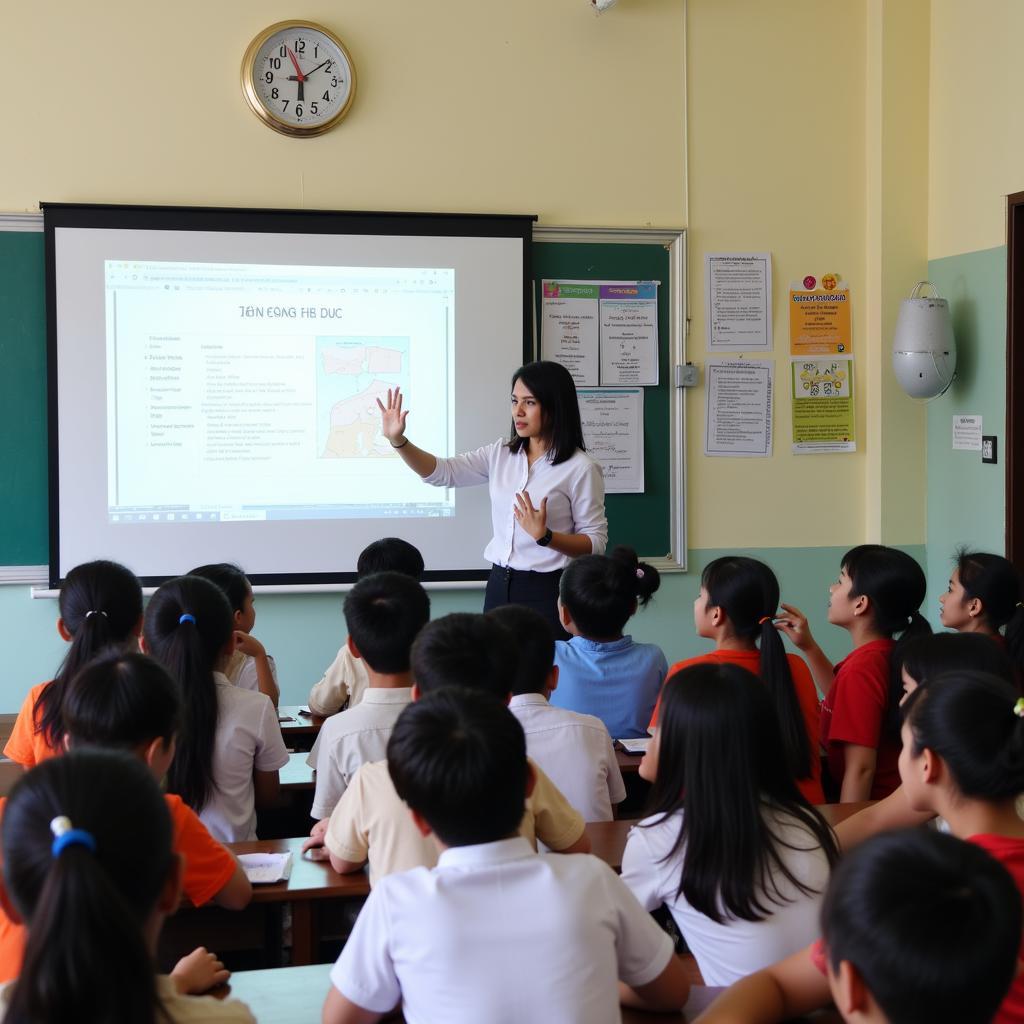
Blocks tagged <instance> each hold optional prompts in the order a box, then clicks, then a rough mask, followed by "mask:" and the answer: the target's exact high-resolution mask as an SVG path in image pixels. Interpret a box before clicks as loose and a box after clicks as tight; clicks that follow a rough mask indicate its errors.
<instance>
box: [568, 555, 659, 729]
mask: <svg viewBox="0 0 1024 1024" xmlns="http://www.w3.org/2000/svg"><path fill="white" fill-rule="evenodd" d="M660 585H661V577H660V576H659V575H658V570H657V569H655V568H653V567H652V566H650V565H648V564H647V563H646V562H640V561H638V560H637V557H636V552H635V551H633V549H632V548H627V547H617V548H615V549H614V550H613V551H612V553H611V554H610V555H607V556H605V555H588V556H586V557H584V558H577V559H576V561H574V562H570V563H569V565H568V566H566V569H565V572H564V573H563V574H562V581H561V584H560V587H559V602H558V607H559V614H560V615H561V617H562V625H563V626H565V628H566V629H567V630H568V631H569V632H570V633H571V634H572V638H571V639H570V640H560V641H558V643H556V645H555V664H556V665H557V666H558V672H559V675H558V681H559V687H558V689H557V690H556V691H555V693H554V694H553V697H552V701H551V703H552V704H554V705H555V707H559V708H568V709H569V710H570V711H579V712H580V713H581V714H584V715H594V716H595V717H597V718H600V719H601V721H602V722H604V724H605V727H606V728H607V729H608V732H609V733H610V734H611V736H612V739H617V740H621V739H632V738H634V737H637V736H646V735H647V734H648V733H647V723H648V722H650V720H651V713H652V712H653V710H654V704H655V702H656V701H657V699H658V692H659V691H660V690H661V684H662V682H663V681H664V679H665V672H666V669H667V668H668V662H667V661H666V660H665V655H664V654H663V653H662V651H661V648H660V647H658V646H657V645H656V644H635V643H633V638H632V637H631V636H628V635H623V632H622V631H623V629H624V628H625V626H626V622H627V621H628V619H629V618H630V617H631V616H632V615H633V614H634V613H635V612H636V610H637V607H638V606H639V607H641V608H643V607H646V605H647V602H648V601H650V599H651V596H652V595H653V594H654V592H655V591H656V590H657V589H658V587H659V586H660Z"/></svg>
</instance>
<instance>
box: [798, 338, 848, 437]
mask: <svg viewBox="0 0 1024 1024" xmlns="http://www.w3.org/2000/svg"><path fill="white" fill-rule="evenodd" d="M790 367H791V373H792V379H793V453H794V454H795V455H816V454H822V453H825V452H855V451H856V450H857V442H856V439H855V435H854V413H853V360H852V359H849V358H837V359H794V360H793V361H792V363H791V364H790Z"/></svg>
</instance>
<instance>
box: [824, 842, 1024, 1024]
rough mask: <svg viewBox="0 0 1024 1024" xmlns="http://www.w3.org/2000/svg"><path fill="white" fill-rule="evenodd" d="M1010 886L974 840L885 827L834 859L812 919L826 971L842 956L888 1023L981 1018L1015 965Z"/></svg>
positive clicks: (994, 1005) (1016, 909) (977, 1021)
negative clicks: (817, 925) (818, 933)
mask: <svg viewBox="0 0 1024 1024" xmlns="http://www.w3.org/2000/svg"><path fill="white" fill-rule="evenodd" d="M1021 919H1022V916H1021V900H1020V893H1019V892H1018V891H1017V887H1016V885H1015V884H1014V881H1013V879H1012V878H1011V876H1010V874H1009V872H1008V871H1007V870H1006V868H1004V867H1003V865H1002V864H1000V863H999V862H998V861H996V860H995V859H994V858H993V857H992V856H990V855H989V854H988V853H986V852H985V850H983V849H982V848H981V847H980V846H977V845H975V844H974V843H969V842H964V841H963V840H961V839H956V838H954V837H953V836H949V835H944V834H943V833H941V832H932V831H930V830H928V829H908V830H906V831H901V832H888V833H883V834H881V835H878V836H875V837H874V838H872V839H869V840H867V841H866V842H865V843H862V844H861V845H860V846H858V847H857V848H856V849H855V850H853V851H852V852H851V853H849V854H848V855H847V856H845V857H843V859H842V861H841V862H840V864H839V866H838V867H837V868H836V870H835V873H834V874H833V876H832V880H831V882H830V883H829V888H828V893H827V895H826V896H825V900H824V903H823V904H822V909H821V926H822V933H823V937H824V942H825V946H826V951H827V955H828V959H829V962H830V964H831V967H832V971H833V973H838V972H839V965H840V964H841V963H842V962H843V961H844V960H845V961H847V962H848V963H849V964H851V965H852V966H853V967H854V968H856V970H857V973H858V974H859V975H860V977H861V978H862V979H863V982H864V985H865V986H866V987H867V989H868V991H869V992H870V993H871V996H872V998H873V999H874V1001H875V1002H876V1003H877V1004H878V1007H879V1009H881V1011H882V1013H884V1014H885V1018H886V1020H888V1021H889V1022H890V1024H935V1022H936V1021H956V1022H957V1024H988V1022H989V1021H991V1020H993V1019H994V1018H995V1016H996V1011H997V1010H998V1008H999V1005H1000V1003H1001V1002H1002V1001H1003V998H1004V997H1005V995H1006V992H1007V990H1008V989H1009V987H1010V984H1011V982H1012V980H1013V978H1014V975H1015V973H1016V969H1017V951H1018V949H1019V948H1020V934H1021Z"/></svg>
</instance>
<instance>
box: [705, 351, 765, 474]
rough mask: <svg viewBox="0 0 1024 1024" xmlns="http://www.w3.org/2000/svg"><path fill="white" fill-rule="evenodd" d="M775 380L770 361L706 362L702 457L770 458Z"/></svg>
mask: <svg viewBox="0 0 1024 1024" xmlns="http://www.w3.org/2000/svg"><path fill="white" fill-rule="evenodd" d="M774 378H775V363H774V361H771V360H766V359H740V360H736V361H735V362H731V361H729V362H727V361H724V360H722V361H719V360H709V361H708V363H707V364H706V367H705V380H706V392H707V393H706V395H705V399H704V454H705V455H709V456H723V455H724V456H733V457H736V456H747V457H748V458H749V457H761V458H768V457H769V456H770V455H771V454H772V394H773V391H774Z"/></svg>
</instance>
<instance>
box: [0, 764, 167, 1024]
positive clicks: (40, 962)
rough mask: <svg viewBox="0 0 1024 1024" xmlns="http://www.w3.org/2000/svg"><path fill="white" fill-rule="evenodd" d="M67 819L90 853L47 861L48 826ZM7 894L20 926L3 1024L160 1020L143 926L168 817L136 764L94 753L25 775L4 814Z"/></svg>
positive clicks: (160, 879)
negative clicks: (84, 835)
mask: <svg viewBox="0 0 1024 1024" xmlns="http://www.w3.org/2000/svg"><path fill="white" fill-rule="evenodd" d="M60 816H65V817H67V818H68V819H70V821H71V824H72V826H73V827H74V828H76V829H82V830H84V831H86V832H88V833H89V834H90V835H91V836H92V837H93V838H94V840H95V844H96V850H95V852H93V851H90V850H89V849H88V848H87V847H85V846H82V845H78V844H74V845H69V846H66V847H65V848H64V849H63V851H61V852H60V854H59V855H58V856H56V857H55V856H54V855H53V852H52V846H53V842H54V836H53V833H52V831H51V827H50V823H51V822H52V821H53V820H54V819H55V818H57V817H60ZM3 851H4V877H5V880H6V884H7V891H8V893H9V895H10V897H11V899H12V901H13V903H14V905H15V907H16V908H17V910H18V913H19V914H20V916H21V917H22V918H23V919H24V920H25V922H26V924H27V925H28V939H27V942H26V945H25V959H24V963H23V966H22V969H21V973H20V975H19V976H18V979H17V980H16V981H15V982H14V984H13V987H12V991H11V993H10V996H9V1002H8V1007H7V1013H6V1014H5V1016H4V1020H5V1021H6V1022H7V1024H63V1022H64V1021H69V1020H88V1021H132V1022H133V1024H135V1022H138V1024H155V1022H156V1021H157V1020H158V1019H159V1020H161V1021H162V1020H164V1019H165V1015H164V1014H163V1013H162V1012H161V1011H160V1009H159V1006H158V1002H157V992H156V981H155V974H154V967H153V962H152V957H151V953H150V951H149V949H148V947H147V943H146V940H145V938H144V934H143V928H144V925H145V922H146V920H147V919H148V918H149V916H150V914H151V913H152V912H153V910H154V908H155V907H156V905H157V900H158V898H159V896H160V893H161V891H162V889H163V886H164V884H165V883H166V881H167V878H168V875H169V873H170V870H171V821H170V815H169V814H168V811H167V805H166V803H165V801H164V799H163V797H162V796H161V794H160V790H159V788H158V786H157V784H156V780H155V779H153V777H152V776H151V774H150V772H149V770H148V769H147V768H146V766H145V765H144V764H142V762H141V761H138V760H136V759H135V758H133V757H129V756H128V755H126V754H123V753H117V752H114V751H105V750H83V751H73V752H71V753H69V754H67V755H65V756H63V757H55V758H50V759H49V760H47V761H44V762H42V763H41V764H40V765H38V766H37V767H35V768H33V769H32V770H31V771H30V772H28V773H27V774H26V775H24V776H23V777H22V778H21V780H19V782H18V783H17V785H16V786H15V787H14V789H13V790H12V792H11V795H10V797H9V798H8V800H7V806H6V807H5V808H4V814H3Z"/></svg>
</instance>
